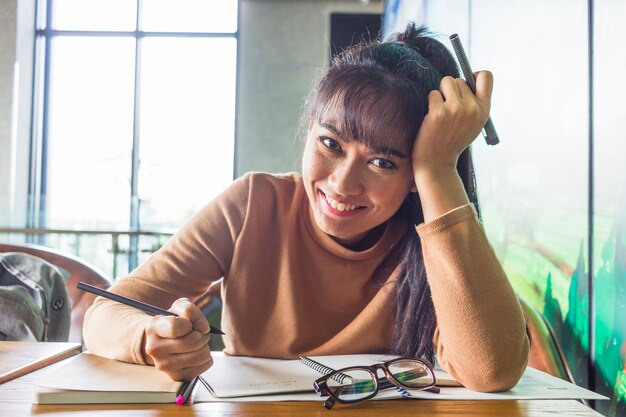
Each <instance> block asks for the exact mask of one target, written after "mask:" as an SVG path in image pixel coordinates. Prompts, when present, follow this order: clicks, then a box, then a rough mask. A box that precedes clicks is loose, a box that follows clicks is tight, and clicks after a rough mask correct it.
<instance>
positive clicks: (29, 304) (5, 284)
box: [0, 252, 71, 342]
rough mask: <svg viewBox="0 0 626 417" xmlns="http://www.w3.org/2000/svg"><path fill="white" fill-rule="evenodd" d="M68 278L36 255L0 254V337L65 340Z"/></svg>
mask: <svg viewBox="0 0 626 417" xmlns="http://www.w3.org/2000/svg"><path fill="white" fill-rule="evenodd" d="M68 277H69V274H68V273H67V272H66V271H64V270H62V269H60V268H58V267H56V266H54V265H52V264H51V263H49V262H46V261H44V260H43V259H41V258H38V257H36V256H33V255H29V254H26V253H18V252H7V253H0V340H19V341H32V342H34V341H42V342H67V340H68V337H69V332H70V319H71V317H70V313H71V305H70V301H69V296H68V293H67V288H66V286H65V282H66V281H67V278H68Z"/></svg>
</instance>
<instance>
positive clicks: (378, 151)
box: [367, 146, 407, 158]
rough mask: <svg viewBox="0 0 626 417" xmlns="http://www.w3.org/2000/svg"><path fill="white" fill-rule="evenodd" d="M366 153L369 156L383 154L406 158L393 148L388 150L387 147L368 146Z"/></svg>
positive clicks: (402, 153) (404, 154)
mask: <svg viewBox="0 0 626 417" xmlns="http://www.w3.org/2000/svg"><path fill="white" fill-rule="evenodd" d="M367 151H368V152H369V153H371V154H383V155H392V156H395V157H397V158H406V157H407V155H406V153H404V152H402V151H400V150H398V149H395V148H389V147H385V146H380V147H378V146H368V147H367Z"/></svg>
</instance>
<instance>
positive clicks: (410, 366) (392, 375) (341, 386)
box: [313, 358, 439, 410]
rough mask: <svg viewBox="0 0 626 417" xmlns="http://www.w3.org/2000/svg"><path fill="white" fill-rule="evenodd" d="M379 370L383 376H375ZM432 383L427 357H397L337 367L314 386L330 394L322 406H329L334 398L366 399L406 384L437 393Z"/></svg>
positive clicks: (336, 399) (437, 390)
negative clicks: (372, 363)
mask: <svg viewBox="0 0 626 417" xmlns="http://www.w3.org/2000/svg"><path fill="white" fill-rule="evenodd" d="M378 370H381V371H383V373H384V375H385V376H384V377H382V378H378ZM435 383H436V379H435V373H434V371H433V366H432V365H431V364H430V362H428V361H427V360H425V359H414V358H396V359H392V360H390V361H387V362H384V363H378V364H375V365H372V366H351V367H348V368H342V369H338V370H336V371H334V372H332V373H330V374H328V375H324V376H323V377H321V378H319V379H317V380H316V381H315V382H314V383H313V388H315V391H316V392H317V393H318V394H319V395H328V396H329V397H328V399H327V400H326V402H324V407H326V408H327V409H329V410H330V409H331V408H332V407H333V405H335V402H336V401H339V402H340V403H344V404H352V403H357V402H361V401H366V400H369V399H370V398H373V397H375V396H376V394H378V391H379V390H381V389H387V388H397V389H398V390H399V391H401V392H403V391H404V390H403V388H408V389H412V390H420V391H422V390H428V391H431V392H435V393H439V388H437V387H435ZM404 393H406V391H404V392H403V394H404ZM403 396H404V395H403Z"/></svg>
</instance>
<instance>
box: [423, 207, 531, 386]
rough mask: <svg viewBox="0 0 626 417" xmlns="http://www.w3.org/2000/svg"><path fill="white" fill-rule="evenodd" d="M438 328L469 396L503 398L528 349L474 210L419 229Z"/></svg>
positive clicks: (439, 341) (442, 352) (446, 362)
mask: <svg viewBox="0 0 626 417" xmlns="http://www.w3.org/2000/svg"><path fill="white" fill-rule="evenodd" d="M417 232H418V234H419V235H420V239H421V242H422V251H423V255H424V265H425V267H426V274H427V277H428V283H429V284H430V288H431V293H432V299H433V304H434V307H435V314H436V316H437V324H438V327H437V329H436V330H435V334H434V338H433V342H434V344H435V349H436V353H437V358H438V361H439V363H440V364H441V366H442V367H443V368H444V369H445V370H446V371H447V372H449V373H450V374H451V375H452V376H454V377H455V378H456V379H457V380H458V381H459V382H461V383H462V384H463V385H465V386H466V387H467V388H469V389H472V390H475V391H485V392H487V391H505V390H508V389H510V388H512V387H513V386H515V384H516V383H517V382H518V381H519V379H520V378H521V376H522V374H523V372H524V370H525V368H526V364H527V362H528V353H529V348H530V344H529V341H528V337H527V335H526V325H525V320H524V315H523V313H522V309H521V306H520V304H519V301H518V300H517V297H516V295H515V292H514V291H513V288H512V287H511V285H510V283H509V281H508V279H507V277H506V274H505V273H504V270H503V269H502V266H501V265H500V262H499V261H498V259H497V257H496V255H495V253H494V251H493V248H492V247H491V245H490V244H489V242H488V240H487V236H486V235H485V232H484V230H483V228H482V225H481V224H480V222H479V220H478V217H477V215H476V210H475V209H474V206H473V205H471V204H467V205H464V206H461V207H458V208H456V209H454V210H452V211H450V212H448V213H446V214H444V215H442V216H440V217H438V218H437V219H434V220H432V221H430V222H428V223H426V224H421V225H419V226H417Z"/></svg>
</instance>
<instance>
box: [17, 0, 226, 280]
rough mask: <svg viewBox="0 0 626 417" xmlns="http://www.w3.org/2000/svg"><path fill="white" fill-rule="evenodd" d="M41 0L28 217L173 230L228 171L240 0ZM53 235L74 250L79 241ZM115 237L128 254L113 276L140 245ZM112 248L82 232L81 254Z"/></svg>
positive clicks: (74, 224)
mask: <svg viewBox="0 0 626 417" xmlns="http://www.w3.org/2000/svg"><path fill="white" fill-rule="evenodd" d="M38 10H39V13H38V29H37V53H36V56H37V62H36V67H37V71H36V72H37V83H36V91H37V92H36V101H35V102H36V105H35V123H34V129H33V147H32V149H33V158H32V169H31V180H30V184H31V185H30V187H31V196H33V198H31V204H30V219H29V223H30V224H29V226H30V227H38V228H51V229H71V230H85V229H88V230H133V231H140V230H144V231H145V230H162V229H164V228H169V229H174V228H178V227H179V226H180V225H181V224H182V223H183V222H184V221H185V220H186V219H188V218H189V216H190V215H191V214H192V213H193V212H195V211H196V210H197V209H198V208H200V207H201V206H202V205H203V204H205V203H206V202H207V201H209V200H210V199H211V198H213V197H214V196H215V195H216V194H217V193H218V192H219V191H221V190H222V189H223V188H225V187H226V186H227V184H228V183H230V182H231V181H232V178H233V160H234V155H233V150H234V128H235V82H236V72H237V71H236V65H237V1H236V0H177V1H175V2H174V1H169V0H47V1H45V0H41V1H40V2H39V4H38ZM47 239H63V238H54V237H49V238H47ZM46 243H47V244H53V245H54V246H56V247H61V248H62V247H64V246H74V248H73V250H74V251H75V252H76V251H77V250H78V248H77V246H78V243H77V241H76V239H73V241H71V242H70V241H68V242H62V241H59V242H50V241H47V242H46ZM120 244H121V245H122V246H123V247H124V249H125V250H126V251H127V252H129V253H131V254H132V256H130V257H128V258H125V259H128V261H127V262H128V265H122V267H120V266H118V267H117V268H118V270H117V271H116V273H117V274H118V275H119V274H121V273H124V272H126V269H127V268H132V267H134V266H136V264H137V263H138V262H141V260H142V259H141V256H139V257H138V255H137V254H140V253H142V252H143V251H144V249H145V248H144V249H142V247H141V246H142V243H141V242H139V241H137V240H133V239H130V240H128V241H127V242H120ZM146 245H148V246H150V247H153V246H154V243H153V242H148V243H146ZM111 250H112V248H111V243H110V239H92V241H90V243H89V244H86V242H85V238H82V243H81V244H80V252H81V253H79V254H80V255H81V256H83V257H86V258H89V259H91V260H92V261H93V262H94V263H96V264H98V265H99V266H101V267H102V268H103V269H105V270H107V269H109V267H108V265H111V262H110V259H108V258H109V257H110V252H111ZM147 251H148V250H146V252H147ZM124 262H126V260H124Z"/></svg>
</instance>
